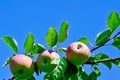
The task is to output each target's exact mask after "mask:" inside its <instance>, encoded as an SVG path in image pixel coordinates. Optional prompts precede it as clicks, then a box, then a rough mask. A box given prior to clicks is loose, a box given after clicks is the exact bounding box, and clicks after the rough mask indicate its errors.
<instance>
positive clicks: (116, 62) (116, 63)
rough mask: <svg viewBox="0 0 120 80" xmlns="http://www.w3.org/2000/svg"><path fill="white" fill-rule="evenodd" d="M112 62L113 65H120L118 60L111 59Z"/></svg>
mask: <svg viewBox="0 0 120 80" xmlns="http://www.w3.org/2000/svg"><path fill="white" fill-rule="evenodd" d="M112 63H114V64H115V65H117V66H118V67H120V60H115V61H112Z"/></svg>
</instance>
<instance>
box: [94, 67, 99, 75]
mask: <svg viewBox="0 0 120 80" xmlns="http://www.w3.org/2000/svg"><path fill="white" fill-rule="evenodd" d="M94 72H95V73H96V74H97V76H100V75H101V72H100V70H99V69H98V68H97V67H94Z"/></svg>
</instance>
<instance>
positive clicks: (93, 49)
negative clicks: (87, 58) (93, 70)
mask: <svg viewBox="0 0 120 80" xmlns="http://www.w3.org/2000/svg"><path fill="white" fill-rule="evenodd" d="M119 34H120V32H118V33H117V34H115V35H114V36H113V37H111V38H109V39H108V40H106V41H105V42H104V43H103V44H102V45H100V46H96V47H94V48H92V49H91V50H90V52H93V51H95V50H96V49H98V48H100V47H102V46H104V44H105V43H107V42H108V41H110V40H111V39H113V38H115V37H116V36H118V35H119Z"/></svg>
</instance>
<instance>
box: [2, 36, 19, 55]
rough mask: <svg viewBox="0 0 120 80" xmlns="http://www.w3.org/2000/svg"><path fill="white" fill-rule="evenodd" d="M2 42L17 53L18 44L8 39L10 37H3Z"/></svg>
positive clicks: (12, 39) (10, 38)
mask: <svg viewBox="0 0 120 80" xmlns="http://www.w3.org/2000/svg"><path fill="white" fill-rule="evenodd" d="M2 40H3V41H4V42H5V43H7V45H8V46H9V47H10V48H11V49H12V50H13V51H14V52H15V53H17V52H18V44H17V41H16V40H15V39H14V38H12V37H10V36H3V37H2Z"/></svg>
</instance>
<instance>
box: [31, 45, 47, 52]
mask: <svg viewBox="0 0 120 80" xmlns="http://www.w3.org/2000/svg"><path fill="white" fill-rule="evenodd" d="M44 50H45V48H44V46H43V45H41V44H34V46H33V49H32V54H37V53H41V52H42V51H44Z"/></svg>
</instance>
